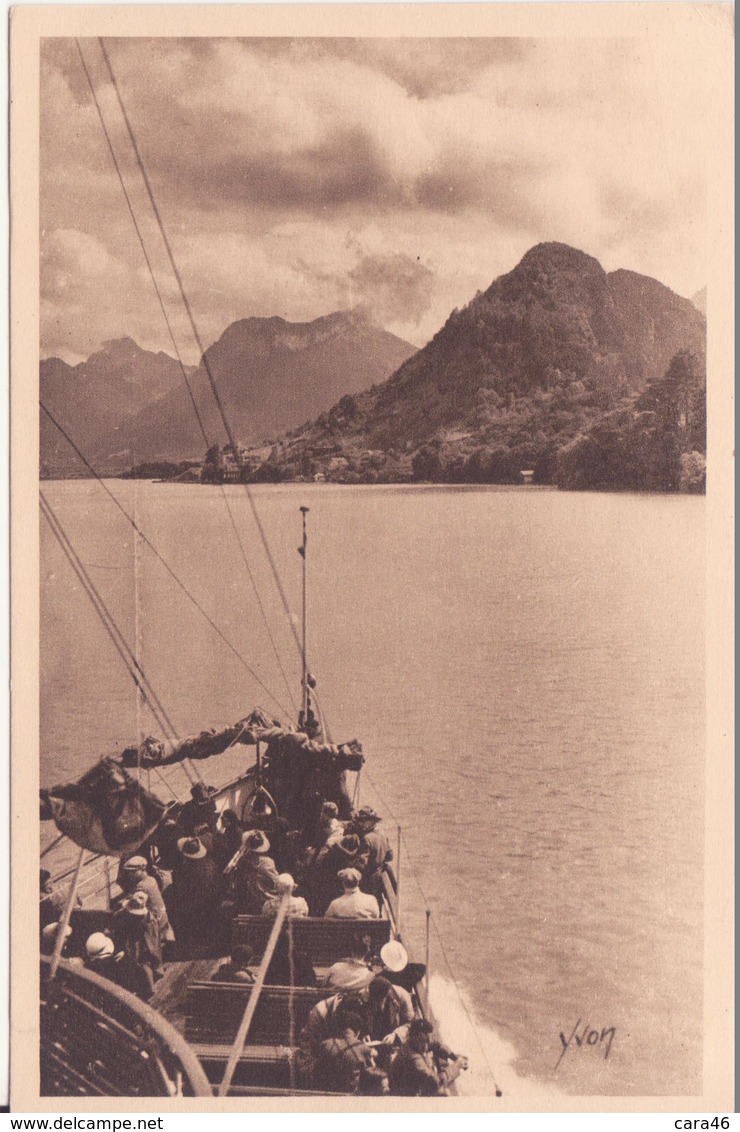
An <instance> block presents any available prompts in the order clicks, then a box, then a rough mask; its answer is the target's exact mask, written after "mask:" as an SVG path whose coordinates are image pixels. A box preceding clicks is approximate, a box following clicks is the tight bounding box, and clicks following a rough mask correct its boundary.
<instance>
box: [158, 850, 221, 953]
mask: <svg viewBox="0 0 740 1132" xmlns="http://www.w3.org/2000/svg"><path fill="white" fill-rule="evenodd" d="M177 847H178V850H179V860H178V861H177V864H176V866H175V868H174V869H173V870H172V884H171V886H170V887H169V888H168V889H167V901H166V902H167V911H168V912H169V915H170V919H171V922H172V925H173V927H174V930H175V937H176V939H177V944H178V951H179V953H180V954H182V955H183V956H187V957H188V958H198V957H200V956H203V955H204V954H209V953H213V951H216V954H218V953H219V952H218V948H219V947H220V946H221V945H222V942H223V940H222V937H223V934H224V924H223V920H222V916H221V912H220V903H221V898H222V895H223V880H222V876H221V872H220V870H219V868H218V865H217V864H216V862H215V860H214V858H213V857H212V856H211V855H210V853H208V852H207V850H206V847H205V845H203V843H202V841H201V840H200V838H198V837H182V838H180V840H179V841H178V843H177ZM220 954H222V955H223V951H221V952H220Z"/></svg>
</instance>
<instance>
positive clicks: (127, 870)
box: [118, 857, 175, 944]
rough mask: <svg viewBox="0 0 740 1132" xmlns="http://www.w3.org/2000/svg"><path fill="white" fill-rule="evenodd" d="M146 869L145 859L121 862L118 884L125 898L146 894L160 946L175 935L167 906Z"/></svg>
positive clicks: (137, 858)
mask: <svg viewBox="0 0 740 1132" xmlns="http://www.w3.org/2000/svg"><path fill="white" fill-rule="evenodd" d="M147 868H148V865H147V860H146V858H145V857H129V858H128V860H127V861H123V863H122V864H121V867H120V869H119V870H118V883H119V884H120V886H121V888H122V889H123V891H124V893H125V895H126V896H133V895H134V893H135V892H143V893H145V894H146V897H147V900H148V907H149V911H150V912H151V913H152V915H153V916H154V917H155V919H156V921H157V923H158V925H159V934H160V938H161V941H162V944H164V943H168V942H172V940H174V938H175V933H174V932H173V930H172V925H171V924H170V920H169V916H168V915H167V905H166V904H165V902H164V897H163V896H162V891H161V889H160V887H159V884H158V883H157V881H156V879H155V878H154V877H153V876H150V875H149V873H148V872H147Z"/></svg>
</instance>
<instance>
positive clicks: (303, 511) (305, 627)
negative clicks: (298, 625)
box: [298, 507, 309, 724]
mask: <svg viewBox="0 0 740 1132" xmlns="http://www.w3.org/2000/svg"><path fill="white" fill-rule="evenodd" d="M308 510H309V509H308V507H301V515H302V516H303V543H302V545H301V546H300V547H299V548H298V553H299V554H300V556H301V558H302V559H303V617H302V629H303V632H302V638H303V639H302V645H301V660H302V662H303V673H302V677H301V690H302V702H301V707H302V710H303V722H304V724H305V723H306V721H307V718H308V661H307V658H306V638H307V635H308V613H307V609H308V596H307V589H308V581H307V577H306V574H307V567H306V554H307V550H308V531H307V529H306V515H307V514H308Z"/></svg>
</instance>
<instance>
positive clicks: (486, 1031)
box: [430, 975, 566, 1110]
mask: <svg viewBox="0 0 740 1132" xmlns="http://www.w3.org/2000/svg"><path fill="white" fill-rule="evenodd" d="M461 1000H462V1001H461ZM430 1002H431V1008H432V1011H433V1012H434V1016H435V1018H436V1019H437V1028H438V1031H439V1035H440V1038H441V1040H442V1041H443V1042H444V1044H445V1045H448V1046H449V1047H450V1048H451V1049H453V1050H455V1052H457V1053H464V1054H465V1055H466V1056H467V1058H468V1060H469V1063H470V1066H469V1068H468V1069H467V1071H466V1072H464V1073H462V1074H461V1075H460V1077H459V1078H458V1079H457V1083H456V1085H457V1090H458V1093H459V1094H460V1095H461V1096H464V1097H495V1096H496V1088H497V1087H498V1088H499V1089H501V1091H502V1092H503V1098H502V1099H501V1101H500V1102H499V1103H500V1104H501V1105H502V1107H504V1108H506V1107H509V1106H513V1107H515V1108H517V1109H529V1110H531V1109H537V1108H538V1107H539V1106H545V1107H547V1108H552V1106H553V1104H554V1103H556V1102H557V1099H558V1098H559V1097H563V1098H565V1096H566V1094H565V1093H563V1092H561V1090H560V1089H557V1088H556V1087H555V1086H554V1085H549V1084H545V1083H543V1082H541V1081H535V1080H532V1079H531V1078H526V1077H520V1076H519V1075H518V1074H517V1072H516V1068H515V1062H516V1058H517V1053H516V1050H515V1048H514V1046H513V1045H512V1044H511V1042H508V1041H506V1039H505V1038H502V1037H501V1036H500V1034H497V1033H496V1031H495V1030H493V1029H491V1028H490V1027H489V1026H486V1025H485V1023H483V1022H481V1021H480V1020H479V1019H478V1018H477V1017H476V1014H475V1009H474V1007H473V1004H472V1001H471V998H470V996H469V995H468V994H467V993H466V991H465V990H464V989H462V988H458V987H456V986H455V984H454V983H453V982H452V981H451V980H450V979H447V978H445V977H444V976H442V975H432V978H431V984H430Z"/></svg>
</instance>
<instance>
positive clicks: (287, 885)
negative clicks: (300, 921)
mask: <svg viewBox="0 0 740 1132" xmlns="http://www.w3.org/2000/svg"><path fill="white" fill-rule="evenodd" d="M275 888H276V889H277V891H276V893H275V895H274V896H268V898H267V900H266V901H265V903H264V904H263V905H262V915H263V916H277V912H278V908H279V907H280V902H281V900H282V898H283V896H284V895H285V893H286V892H289V893H290V894H291V895H290V898H289V900H288V911H287V912H286V916H307V915H308V904H307V903H306V901H305V900H304V899H303V897H302V896H293V892H294V891H295V889H296V883H295V881H294V880H293V878H292V876H291V875H290V873H280V875H279V876H278V878H277V880H276V881H275Z"/></svg>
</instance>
